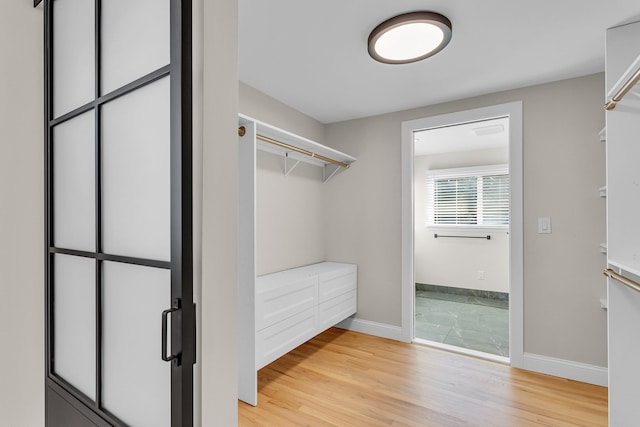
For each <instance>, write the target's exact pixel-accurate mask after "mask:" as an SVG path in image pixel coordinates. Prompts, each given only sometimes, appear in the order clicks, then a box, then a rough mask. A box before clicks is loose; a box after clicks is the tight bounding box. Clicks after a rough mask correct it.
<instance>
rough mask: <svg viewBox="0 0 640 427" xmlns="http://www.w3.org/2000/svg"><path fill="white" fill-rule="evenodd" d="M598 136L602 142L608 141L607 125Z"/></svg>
mask: <svg viewBox="0 0 640 427" xmlns="http://www.w3.org/2000/svg"><path fill="white" fill-rule="evenodd" d="M598 137H599V138H600V142H607V127H606V126H605V127H603V128H602V130H601V131H600V132H598Z"/></svg>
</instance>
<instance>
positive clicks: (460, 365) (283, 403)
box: [238, 328, 607, 427]
mask: <svg viewBox="0 0 640 427" xmlns="http://www.w3.org/2000/svg"><path fill="white" fill-rule="evenodd" d="M258 383H259V395H258V406H257V407H252V406H250V405H247V404H245V403H244V402H239V403H238V410H239V425H240V426H265V427H285V426H341V427H342V426H366V427H373V426H491V427H493V426H497V427H501V426H606V425H607V389H606V388H604V387H597V386H592V385H588V384H583V383H579V382H575V381H569V380H564V379H560V378H555V377H550V376H546V375H541V374H535V373H532V372H527V371H522V370H518V369H512V368H510V367H509V366H506V365H502V364H499V363H494V362H488V361H483V360H479V359H474V358H470V357H466V356H461V355H457V354H453V353H449V352H445V351H441V350H436V349H432V348H428V347H423V346H420V345H415V344H405V343H400V342H396V341H392V340H386V339H383V338H377V337H372V336H369V335H364V334H359V333H356V332H348V331H344V330H341V329H335V328H333V329H330V330H328V331H326V332H324V333H323V334H321V335H319V336H318V337H316V338H314V339H313V340H311V341H309V342H307V343H306V344H304V345H302V346H300V347H298V348H297V349H295V350H294V351H292V352H291V353H289V354H287V355H285V356H283V357H281V358H280V359H278V360H276V361H275V362H273V363H272V364H270V365H269V366H266V367H265V368H263V369H262V370H260V372H259V373H258Z"/></svg>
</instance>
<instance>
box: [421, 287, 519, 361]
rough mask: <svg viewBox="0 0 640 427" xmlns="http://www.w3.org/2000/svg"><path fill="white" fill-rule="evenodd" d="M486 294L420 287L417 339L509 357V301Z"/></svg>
mask: <svg viewBox="0 0 640 427" xmlns="http://www.w3.org/2000/svg"><path fill="white" fill-rule="evenodd" d="M486 295H487V293H486V292H485V293H484V295H483V293H482V291H479V292H461V293H459V294H454V293H448V292H441V291H439V290H437V289H434V290H418V289H417V290H416V308H415V316H416V320H415V336H416V338H421V339H424V340H428V341H433V342H438V343H443V344H449V345H454V346H456V347H463V348H467V349H471V350H477V351H482V352H484V353H489V354H494V355H498V356H504V357H509V301H508V300H505V299H504V298H496V297H495V296H491V295H490V296H491V297H487V296H486Z"/></svg>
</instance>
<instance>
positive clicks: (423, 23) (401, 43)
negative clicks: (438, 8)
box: [369, 12, 451, 64]
mask: <svg viewBox="0 0 640 427" xmlns="http://www.w3.org/2000/svg"><path fill="white" fill-rule="evenodd" d="M449 40H451V21H449V20H448V19H447V18H446V17H445V16H442V15H440V14H438V13H435V12H411V13H405V14H402V15H398V16H395V17H393V18H391V19H387V20H386V21H384V22H383V23H382V24H380V25H378V26H377V27H376V28H374V29H373V31H372V32H371V34H370V35H369V55H371V57H372V58H373V59H375V60H376V61H380V62H384V63H385V64H407V63H410V62H416V61H420V60H422V59H425V58H428V57H430V56H432V55H435V54H436V53H438V52H440V51H441V50H442V49H444V48H445V46H446V45H447V44H448V43H449Z"/></svg>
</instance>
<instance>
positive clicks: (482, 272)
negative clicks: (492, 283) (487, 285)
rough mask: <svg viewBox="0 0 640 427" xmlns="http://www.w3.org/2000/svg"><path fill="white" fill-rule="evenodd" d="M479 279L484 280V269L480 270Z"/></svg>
mask: <svg viewBox="0 0 640 427" xmlns="http://www.w3.org/2000/svg"><path fill="white" fill-rule="evenodd" d="M478 280H484V270H478Z"/></svg>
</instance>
